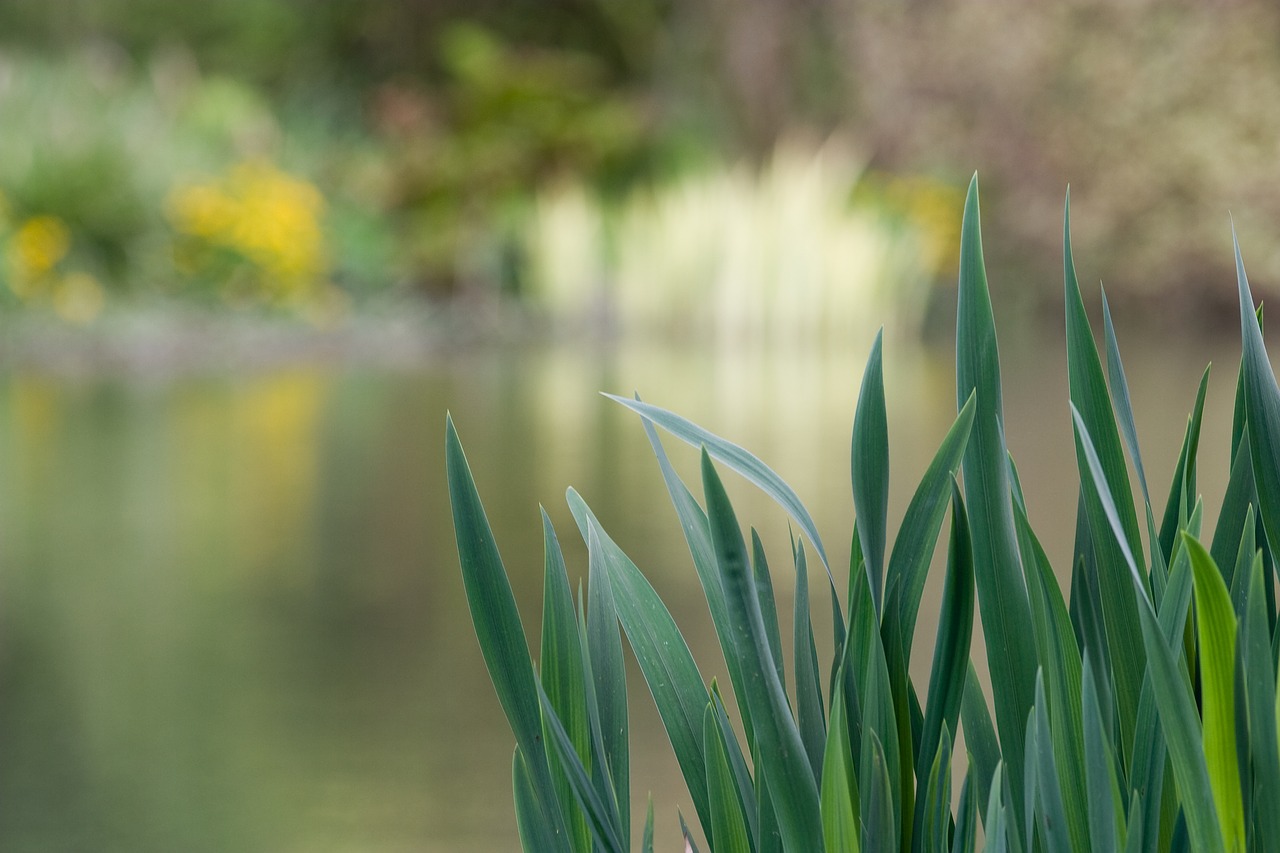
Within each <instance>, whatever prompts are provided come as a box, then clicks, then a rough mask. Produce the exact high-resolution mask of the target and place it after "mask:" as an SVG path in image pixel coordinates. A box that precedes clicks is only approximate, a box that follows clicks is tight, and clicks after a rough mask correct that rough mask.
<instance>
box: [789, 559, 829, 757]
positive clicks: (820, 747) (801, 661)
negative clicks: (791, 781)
mask: <svg viewBox="0 0 1280 853" xmlns="http://www.w3.org/2000/svg"><path fill="white" fill-rule="evenodd" d="M795 563H796V599H795V618H794V619H793V620H792V626H793V629H794V630H793V633H794V637H793V639H792V649H793V651H794V654H795V671H796V718H797V723H798V724H799V726H800V739H801V740H803V741H804V745H805V751H806V752H807V753H808V755H809V764H810V766H812V767H813V776H814V778H815V779H817V780H821V779H822V755H823V752H824V750H825V744H826V740H827V724H826V714H825V712H824V710H823V707H822V680H821V679H822V676H821V674H820V673H819V671H818V647H817V644H816V643H815V642H814V639H813V623H812V621H811V619H810V616H809V572H808V568H807V566H806V563H805V555H804V546H803V545H801V546H800V547H799V548H797V549H796V552H795ZM833 713H834V710H833Z"/></svg>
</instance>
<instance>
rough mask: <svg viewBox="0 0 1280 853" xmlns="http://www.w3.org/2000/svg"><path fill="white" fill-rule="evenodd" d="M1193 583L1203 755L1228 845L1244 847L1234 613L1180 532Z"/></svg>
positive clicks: (1204, 557)
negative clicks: (1187, 555) (1197, 638)
mask: <svg viewBox="0 0 1280 853" xmlns="http://www.w3.org/2000/svg"><path fill="white" fill-rule="evenodd" d="M1183 538H1184V540H1185V543H1186V547H1187V552H1188V554H1189V555H1190V557H1191V576H1192V581H1193V583H1194V584H1195V599H1196V628H1197V632H1198V634H1199V638H1200V679H1201V681H1200V686H1201V697H1200V701H1201V708H1202V715H1203V718H1204V741H1203V743H1204V757H1205V763H1206V765H1207V766H1208V768H1209V784H1210V785H1212V786H1213V800H1214V804H1215V805H1216V806H1217V811H1218V820H1219V822H1220V823H1221V826H1222V834H1223V842H1224V844H1225V846H1226V849H1227V850H1241V851H1242V850H1244V840H1245V838H1244V805H1243V803H1242V802H1241V797H1240V767H1239V763H1238V758H1237V755H1236V707H1235V681H1234V676H1235V660H1236V627H1237V626H1236V615H1235V611H1234V609H1233V608H1232V606H1231V596H1230V594H1228V592H1227V587H1226V585H1225V584H1223V582H1222V573H1221V572H1220V571H1219V570H1218V567H1217V566H1215V565H1214V563H1213V558H1212V557H1210V556H1209V552H1208V551H1206V550H1205V549H1204V546H1203V545H1201V544H1200V543H1199V542H1198V541H1196V540H1195V539H1194V538H1192V537H1191V536H1189V535H1187V534H1185V533H1184V534H1183Z"/></svg>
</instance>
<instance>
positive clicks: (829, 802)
mask: <svg viewBox="0 0 1280 853" xmlns="http://www.w3.org/2000/svg"><path fill="white" fill-rule="evenodd" d="M820 800H821V807H822V837H823V840H824V842H825V844H826V849H827V850H829V851H839V852H840V853H858V851H859V841H860V835H861V833H860V831H859V829H858V786H857V781H856V780H855V778H854V772H853V752H852V749H851V747H850V745H849V728H848V720H847V719H846V716H845V705H844V691H842V690H837V691H836V693H835V697H834V698H833V699H832V702H831V723H830V725H829V726H828V727H827V742H826V747H825V752H824V755H823V760H822V788H821V793H820Z"/></svg>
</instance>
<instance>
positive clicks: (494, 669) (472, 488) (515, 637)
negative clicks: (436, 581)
mask: <svg viewBox="0 0 1280 853" xmlns="http://www.w3.org/2000/svg"><path fill="white" fill-rule="evenodd" d="M445 462H446V468H447V471H448V477H449V499H450V503H451V504H452V507H453V530H454V534H455V535H456V537H457V540H458V561H459V563H460V565H461V567H462V582H463V586H464V587H465V589H466V593H467V606H468V607H469V608H470V610H471V624H472V625H473V626H474V627H475V631H476V638H477V639H478V640H479V642H480V651H481V654H482V655H483V656H484V662H485V666H486V667H487V668H488V670H489V678H490V679H491V680H492V681H493V686H494V690H495V691H496V692H497V694H498V701H499V702H501V704H502V709H503V711H504V712H506V715H507V721H508V722H509V723H510V724H511V731H512V732H513V733H514V734H515V736H516V745H517V746H518V747H519V748H520V751H521V754H522V755H523V756H524V763H525V766H526V768H527V769H528V771H529V773H528V775H529V779H530V783H531V785H532V788H533V790H534V792H535V794H536V800H537V802H538V803H539V804H540V805H541V806H542V808H544V809H547V810H548V811H549V812H550V813H549V814H547V815H546V818H547V820H548V822H549V823H550V825H551V826H552V827H553V829H554V831H555V835H556V837H557V838H560V839H567V837H568V836H567V835H566V832H567V830H566V829H565V826H564V823H563V819H562V818H561V815H560V812H559V809H557V808H556V807H555V805H554V803H555V802H556V799H555V798H556V794H555V784H554V782H553V781H552V778H551V770H550V766H549V765H548V763H547V753H546V749H545V747H544V746H543V743H542V713H541V711H540V704H539V701H538V686H537V681H536V679H535V678H534V671H533V660H532V658H531V657H530V656H529V645H528V643H527V642H526V640H525V635H524V626H523V625H522V624H521V622H520V613H519V611H518V610H517V609H516V599H515V595H514V594H513V593H512V591H511V582H510V580H508V578H507V570H506V568H505V567H504V566H503V564H502V557H501V556H500V555H499V553H498V545H497V542H495V541H494V538H493V529H492V528H491V527H490V526H489V519H488V517H487V516H486V515H485V512H484V507H483V506H482V505H481V503H480V495H479V493H478V492H477V491H476V484H475V480H474V478H473V477H472V476H471V468H470V466H469V465H468V464H467V457H466V455H465V454H464V453H463V451H462V442H460V441H459V440H458V433H457V430H455V429H454V426H453V418H452V417H446V421H445Z"/></svg>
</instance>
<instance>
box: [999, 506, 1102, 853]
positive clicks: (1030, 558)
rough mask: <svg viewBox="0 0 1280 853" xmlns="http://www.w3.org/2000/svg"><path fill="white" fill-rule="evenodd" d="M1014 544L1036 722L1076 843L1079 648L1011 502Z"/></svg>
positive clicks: (1079, 833) (1080, 771)
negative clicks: (1035, 674) (1023, 584)
mask: <svg viewBox="0 0 1280 853" xmlns="http://www.w3.org/2000/svg"><path fill="white" fill-rule="evenodd" d="M1014 518H1015V521H1016V522H1017V525H1018V544H1019V547H1020V548H1021V550H1022V564H1023V566H1024V568H1025V570H1026V576H1027V595H1028V597H1029V598H1030V599H1031V619H1032V624H1033V626H1034V628H1035V642H1036V648H1037V650H1038V655H1039V658H1040V661H1041V674H1042V675H1043V677H1044V681H1045V692H1046V695H1047V697H1048V705H1047V707H1046V709H1045V710H1046V713H1047V715H1048V718H1049V720H1050V721H1051V722H1052V728H1050V727H1049V725H1047V724H1046V725H1045V726H1043V727H1042V728H1041V737H1042V738H1043V737H1045V736H1046V735H1048V736H1049V740H1050V744H1051V746H1052V750H1053V754H1054V759H1055V761H1056V763H1057V767H1058V775H1059V778H1060V779H1061V780H1062V800H1063V807H1064V810H1065V814H1066V818H1067V825H1066V829H1067V831H1068V832H1069V833H1070V837H1071V843H1072V845H1073V846H1074V847H1076V848H1077V849H1083V848H1085V847H1087V846H1088V839H1089V829H1088V826H1089V821H1088V815H1087V808H1086V806H1085V790H1084V752H1083V742H1082V727H1083V723H1082V721H1081V716H1080V651H1079V648H1078V647H1077V646H1076V638H1075V634H1074V633H1073V631H1072V629H1071V621H1070V617H1069V616H1068V615H1067V606H1066V603H1065V602H1064V601H1063V600H1062V593H1061V591H1060V590H1059V589H1058V582H1057V579H1056V578H1055V577H1054V575H1053V569H1052V567H1050V565H1049V558H1048V556H1047V555H1046V554H1045V552H1044V548H1043V547H1041V545H1040V541H1039V539H1037V538H1036V535H1035V532H1034V531H1033V530H1032V529H1031V523H1030V522H1029V521H1028V520H1027V516H1026V512H1025V511H1024V509H1023V508H1022V507H1021V506H1015V507H1014Z"/></svg>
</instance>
